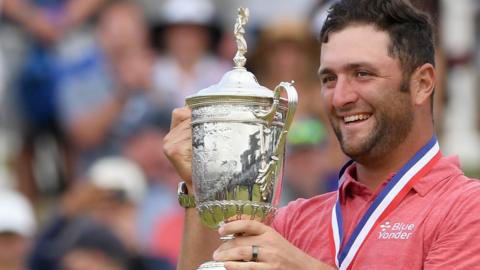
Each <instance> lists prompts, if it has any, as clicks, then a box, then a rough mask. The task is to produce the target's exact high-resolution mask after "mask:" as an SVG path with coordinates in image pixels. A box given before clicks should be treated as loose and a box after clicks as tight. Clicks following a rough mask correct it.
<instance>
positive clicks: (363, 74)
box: [357, 71, 371, 78]
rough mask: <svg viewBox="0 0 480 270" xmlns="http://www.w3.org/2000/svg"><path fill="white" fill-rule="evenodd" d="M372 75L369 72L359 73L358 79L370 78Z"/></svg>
mask: <svg viewBox="0 0 480 270" xmlns="http://www.w3.org/2000/svg"><path fill="white" fill-rule="evenodd" d="M370 75H371V74H370V72H367V71H357V77H360V78H362V77H368V76H370Z"/></svg>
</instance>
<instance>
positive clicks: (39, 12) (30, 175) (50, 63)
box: [1, 0, 106, 200]
mask: <svg viewBox="0 0 480 270" xmlns="http://www.w3.org/2000/svg"><path fill="white" fill-rule="evenodd" d="M105 1H106V0H88V1H85V0H52V1H40V0H5V1H4V3H3V11H4V12H5V14H6V15H7V16H6V17H7V18H8V19H9V21H8V20H7V22H14V24H15V25H16V26H17V27H13V31H12V28H11V27H10V26H11V25H13V24H12V23H7V27H5V28H3V27H2V31H1V32H2V33H1V34H2V36H4V37H2V39H3V40H5V42H3V43H2V49H3V50H5V52H6V55H8V57H7V58H8V60H7V62H8V65H9V66H10V65H11V66H10V68H9V70H10V71H11V72H10V74H9V78H8V87H9V88H8V89H12V90H11V91H10V92H11V93H7V96H8V97H9V99H10V100H9V101H11V103H12V104H15V105H12V106H10V107H11V108H10V110H11V111H12V112H10V111H9V113H11V114H12V115H13V116H14V117H12V118H13V119H14V120H12V119H8V122H9V123H8V124H9V125H11V126H14V127H15V128H16V129H18V132H19V135H20V136H19V138H20V147H19V150H18V155H17V157H16V162H15V165H16V172H17V175H18V182H19V183H18V186H19V189H20V190H21V191H22V192H23V193H24V194H26V195H27V196H28V197H29V198H30V199H31V200H36V199H38V194H37V193H38V188H37V185H39V184H40V185H42V184H43V185H45V183H44V180H45V179H46V178H49V179H48V180H50V181H52V180H55V181H57V182H58V184H57V187H56V188H57V189H58V190H62V189H63V188H64V187H65V186H66V185H67V184H68V183H65V181H67V179H70V175H69V173H70V171H71V169H70V164H71V162H70V161H71V159H70V157H71V156H70V148H69V145H68V143H67V141H66V139H65V136H64V134H63V132H62V130H61V129H60V127H59V123H58V118H57V107H56V97H55V96H56V92H57V83H58V80H59V70H60V67H59V66H58V65H57V62H58V60H59V58H60V55H59V54H58V49H59V48H60V47H62V44H63V43H65V41H66V40H65V39H66V36H69V37H73V36H76V34H78V31H77V30H79V28H81V27H80V26H83V25H84V24H85V22H86V21H88V19H89V18H91V16H92V14H94V13H95V12H96V11H97V10H98V9H99V8H100V7H101V5H102V4H103V3H104V2H105ZM2 26H3V25H2ZM73 30H75V31H73ZM67 33H68V35H67ZM3 40H2V41H3ZM13 58H16V59H13ZM4 113H5V112H4ZM15 120H16V121H15ZM13 121H15V122H16V123H12V122H13ZM46 142H48V143H46ZM42 152H43V153H45V152H47V153H48V154H47V155H48V158H38V156H39V153H42ZM39 164H40V165H39ZM47 166H51V167H54V170H50V171H48V170H46V169H45V167H47ZM34 167H41V168H42V169H43V171H42V173H43V174H38V173H36V172H35V171H34ZM47 174H48V176H46V177H43V178H42V177H41V176H42V175H47Z"/></svg>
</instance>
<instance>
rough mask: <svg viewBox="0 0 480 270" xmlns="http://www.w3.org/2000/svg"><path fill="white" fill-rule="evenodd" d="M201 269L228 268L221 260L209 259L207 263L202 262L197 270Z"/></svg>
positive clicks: (222, 269)
mask: <svg viewBox="0 0 480 270" xmlns="http://www.w3.org/2000/svg"><path fill="white" fill-rule="evenodd" d="M201 269H210V270H226V268H225V267H224V266H223V263H221V262H214V261H209V262H206V263H202V265H200V266H199V267H198V268H197V270H201Z"/></svg>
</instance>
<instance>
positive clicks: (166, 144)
mask: <svg viewBox="0 0 480 270" xmlns="http://www.w3.org/2000/svg"><path fill="white" fill-rule="evenodd" d="M191 116H192V111H191V110H190V108H188V107H183V108H177V109H175V110H173V112H172V123H171V126H170V132H169V133H168V134H167V135H166V136H165V138H164V139H163V152H164V153H165V155H166V156H167V158H168V159H169V160H170V162H171V163H172V165H173V166H174V167H175V170H176V171H177V173H178V174H179V175H180V178H181V179H182V180H183V181H185V183H186V184H187V187H188V191H189V192H193V189H192V129H191V126H190V123H191Z"/></svg>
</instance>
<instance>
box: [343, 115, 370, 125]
mask: <svg viewBox="0 0 480 270" xmlns="http://www.w3.org/2000/svg"><path fill="white" fill-rule="evenodd" d="M369 117H370V115H368V114H355V115H349V116H345V117H344V118H343V121H345V123H350V122H354V121H358V120H366V119H368V118H369Z"/></svg>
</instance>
